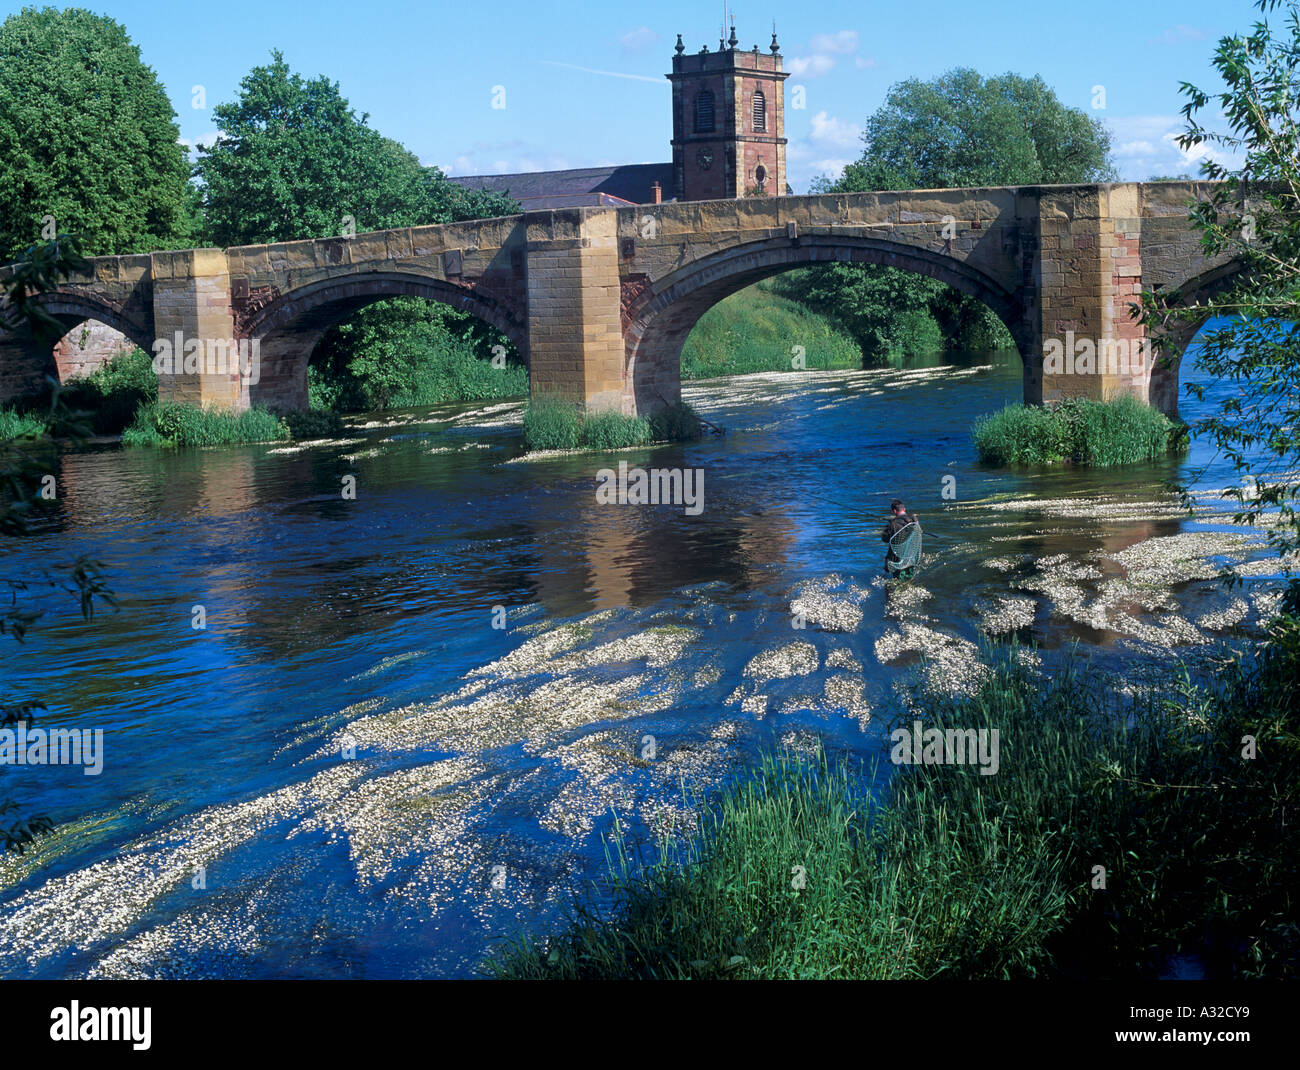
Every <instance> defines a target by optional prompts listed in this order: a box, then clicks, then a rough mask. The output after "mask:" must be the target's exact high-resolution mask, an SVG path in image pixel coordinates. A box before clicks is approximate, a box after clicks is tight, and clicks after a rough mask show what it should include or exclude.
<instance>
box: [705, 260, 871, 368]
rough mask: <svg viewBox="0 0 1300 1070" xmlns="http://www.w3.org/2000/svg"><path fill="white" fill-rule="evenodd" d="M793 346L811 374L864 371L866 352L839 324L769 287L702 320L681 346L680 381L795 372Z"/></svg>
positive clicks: (748, 292)
mask: <svg viewBox="0 0 1300 1070" xmlns="http://www.w3.org/2000/svg"><path fill="white" fill-rule="evenodd" d="M786 277H788V276H783V277H782V278H781V279H777V280H773V282H775V283H779V282H781V281H783V279H784V278H786ZM795 345H799V346H802V347H803V349H804V360H805V364H806V367H808V368H815V369H830V368H861V367H862V350H861V349H860V348H859V347H858V345H857V343H856V342H855V341H854V340H853V339H852V338H850V337H848V336H847V335H846V332H845V331H844V329H843V328H842V327H841V326H840V325H839V324H838V323H837V322H835V321H833V320H832V319H830V318H828V317H826V316H824V315H822V314H820V313H819V312H815V311H813V310H812V308H811V307H809V306H808V305H806V304H800V303H799V302H797V301H792V300H790V299H789V298H786V297H782V296H780V295H779V294H778V293H777V292H774V291H773V283H772V282H769V283H758V284H756V285H754V286H748V287H746V288H745V289H743V290H741V291H739V292H738V293H734V294H732V295H731V296H730V297H727V298H725V299H724V300H722V301H719V302H718V303H717V304H716V305H714V306H713V307H712V308H711V309H709V310H708V311H707V312H706V313H704V315H703V316H701V317H700V319H699V322H698V323H696V324H695V327H694V329H692V331H691V333H690V334H689V335H688V336H687V338H686V342H685V344H684V345H683V346H682V378H683V379H704V378H709V377H712V376H716V375H744V374H748V373H750V372H770V371H791V370H792V360H793V354H792V347H793V346H795Z"/></svg>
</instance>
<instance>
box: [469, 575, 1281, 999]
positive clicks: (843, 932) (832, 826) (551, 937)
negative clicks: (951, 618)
mask: <svg viewBox="0 0 1300 1070" xmlns="http://www.w3.org/2000/svg"><path fill="white" fill-rule="evenodd" d="M1297 608H1300V588H1292V591H1291V595H1290V600H1289V601H1288V603H1287V606H1286V608H1285V610H1284V612H1283V613H1282V614H1281V615H1279V616H1278V617H1276V618H1274V619H1273V620H1272V621H1271V622H1270V623H1269V624H1268V625H1267V628H1266V634H1265V636H1264V639H1263V641H1262V642H1261V644H1260V645H1259V646H1258V647H1256V648H1255V650H1254V652H1253V654H1251V655H1249V656H1247V657H1245V658H1237V657H1233V656H1231V655H1226V656H1225V657H1224V659H1223V675H1222V677H1221V678H1220V680H1219V681H1218V682H1217V683H1215V684H1199V685H1194V684H1191V683H1190V682H1188V681H1186V680H1185V681H1184V683H1183V684H1182V685H1181V686H1180V685H1175V686H1172V687H1168V686H1166V687H1161V688H1151V689H1140V690H1135V691H1133V692H1132V693H1130V694H1128V695H1121V694H1118V693H1116V692H1115V691H1114V690H1113V683H1112V682H1111V681H1106V680H1103V679H1101V678H1100V677H1099V676H1098V675H1097V674H1094V673H1092V672H1090V671H1089V670H1088V669H1087V668H1086V667H1077V666H1070V667H1067V668H1066V670H1065V671H1064V672H1062V673H1052V674H1044V673H1040V672H1038V671H1036V670H1035V669H1034V668H1033V667H1032V660H1031V661H1030V662H1028V663H1027V662H1026V661H1024V660H1022V659H1021V658H1020V656H1019V655H1020V653H1021V652H1020V651H1019V650H1018V649H1017V648H1015V647H1014V646H1012V647H1011V648H1010V649H1007V650H1004V651H1003V652H1002V653H1000V654H997V655H995V658H994V661H993V663H992V667H991V671H990V673H989V675H988V677H987V679H986V680H985V682H984V683H983V684H982V685H981V687H980V688H979V689H978V691H976V692H975V693H974V694H973V695H972V696H969V697H964V696H960V695H953V694H951V693H947V692H943V691H936V690H935V689H934V688H932V687H931V686H929V685H927V684H926V683H925V682H924V680H923V679H922V680H921V681H920V682H918V683H917V684H916V686H915V688H914V690H913V691H912V692H911V694H910V695H909V700H910V702H909V705H908V706H907V707H905V708H902V709H900V710H898V711H897V712H896V715H895V719H894V722H893V723H894V725H895V728H894V732H893V733H892V735H891V739H893V740H896V742H895V743H894V746H893V750H892V755H891V756H892V758H893V760H894V761H895V762H899V761H901V762H903V763H904V765H905V767H900V768H899V769H898V771H897V772H896V773H895V774H894V775H893V777H892V778H891V779H890V780H889V782H888V786H887V788H886V790H885V791H884V792H883V795H882V797H881V798H880V800H879V801H878V802H877V801H875V800H874V799H873V796H872V793H871V790H870V786H869V781H868V780H864V778H863V775H862V774H861V773H860V772H854V771H851V770H850V767H849V766H848V765H846V764H844V763H843V762H840V763H835V764H831V763H828V761H827V760H826V758H825V756H824V754H822V753H821V752H820V751H819V752H818V753H817V755H816V756H814V757H812V758H809V757H807V756H804V755H801V754H799V753H796V752H790V751H782V752H779V753H778V754H777V755H776V756H775V757H772V756H769V757H768V758H766V759H765V760H764V761H763V763H762V764H761V766H760V767H759V768H758V769H757V770H756V771H755V772H753V773H752V774H747V775H744V776H742V777H741V778H740V779H739V780H737V781H736V782H733V783H732V784H730V785H729V786H727V787H726V788H725V789H724V790H723V791H722V792H721V793H720V794H718V795H716V796H715V797H714V799H713V800H712V801H711V803H710V804H709V805H707V806H706V807H705V808H704V809H703V811H702V813H701V815H700V817H699V819H698V822H697V824H696V825H695V827H694V828H693V829H692V830H691V831H690V832H689V833H688V834H687V835H685V836H683V837H681V838H679V839H676V840H673V839H664V840H661V841H660V843H659V844H658V846H657V849H650V850H648V851H647V852H646V854H647V855H648V856H649V857H647V858H638V857H637V856H636V853H635V852H633V851H631V850H630V849H629V846H628V843H627V841H626V839H625V838H624V837H623V836H622V835H621V834H620V833H619V832H618V831H617V828H616V831H615V834H614V836H613V838H612V840H611V847H610V859H611V861H610V869H609V872H608V873H607V875H606V878H605V884H606V887H605V888H604V889H602V890H601V891H600V892H599V893H597V894H595V895H592V896H579V897H577V898H575V899H574V900H573V901H572V902H571V905H570V907H569V908H568V912H567V915H566V923H565V924H564V925H563V926H562V927H560V928H558V929H556V930H553V931H552V932H550V933H549V934H547V935H545V936H544V937H542V938H538V937H535V936H534V937H528V936H525V937H522V938H519V939H517V940H516V941H514V942H512V943H510V944H509V945H507V946H506V947H505V948H504V949H503V950H501V951H500V952H499V953H498V954H497V956H495V957H494V958H491V959H489V960H488V962H487V963H486V965H485V969H486V970H487V971H488V972H489V973H490V974H492V975H494V976H497V977H501V978H509V979H534V978H562V979H635V978H643V979H645V978H655V979H686V978H696V979H707V978H724V977H733V978H755V979H758V978H762V979H776V978H783V979H793V978H800V979H832V978H838V979H851V978H857V979H900V978H909V979H933V978H945V979H957V980H974V979H988V978H995V979H996V978H1016V977H1036V976H1039V977H1041V976H1056V977H1072V978H1094V979H1095V978H1104V977H1110V978H1118V977H1127V978H1137V977H1155V976H1159V975H1160V974H1161V972H1162V971H1163V970H1165V969H1167V967H1168V962H1169V960H1170V959H1171V958H1180V959H1183V960H1186V961H1193V962H1196V963H1198V964H1199V966H1200V968H1201V969H1202V970H1203V971H1204V972H1205V973H1207V974H1208V975H1211V976H1216V977H1220V978H1227V977H1231V978H1246V977H1249V978H1292V979H1294V978H1296V977H1297V976H1300V929H1297V927H1296V925H1295V923H1294V920H1293V919H1294V917H1295V908H1296V906H1297V903H1296V902H1295V901H1294V895H1295V890H1296V889H1297V888H1300V828H1298V827H1297V825H1296V823H1295V822H1294V821H1292V822H1289V823H1288V822H1287V821H1286V820H1285V819H1284V817H1283V812H1284V809H1285V806H1286V803H1287V802H1288V800H1289V799H1291V798H1292V797H1293V796H1294V795H1295V793H1296V791H1297V789H1300V765H1298V764H1297V762H1296V758H1297V756H1298V752H1300V732H1298V729H1300V724H1298V723H1297V720H1298V718H1300V693H1298V692H1300V687H1298V685H1297V680H1300V617H1297V615H1296V611H1297ZM922 725H924V728H922ZM913 737H916V739H917V740H918V745H917V746H912V739H913ZM922 738H923V739H924V740H925V744H924V747H925V749H924V750H922V747H921V746H920V745H919V740H920V739H922ZM976 740H978V746H977V745H976ZM990 740H991V747H990V746H989V742H990ZM1245 741H1252V742H1251V743H1246V742H1245ZM977 751H978V760H977ZM1189 829H1193V830H1195V832H1196V835H1195V836H1194V837H1192V836H1188V835H1187V830H1189ZM1246 845H1250V847H1251V849H1250V850H1244V849H1243V848H1244V847H1245V846H1246ZM601 903H607V904H609V905H608V906H601V905H598V904H601Z"/></svg>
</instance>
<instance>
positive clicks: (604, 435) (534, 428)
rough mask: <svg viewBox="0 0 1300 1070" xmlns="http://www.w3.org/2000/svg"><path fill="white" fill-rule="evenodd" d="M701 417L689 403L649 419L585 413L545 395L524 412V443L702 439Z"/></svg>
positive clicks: (616, 445)
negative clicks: (700, 437)
mask: <svg viewBox="0 0 1300 1070" xmlns="http://www.w3.org/2000/svg"><path fill="white" fill-rule="evenodd" d="M701 431H702V428H701V424H700V418H699V417H698V416H697V415H696V414H695V410H694V409H692V408H691V407H690V406H689V405H687V404H686V403H685V402H678V403H677V404H676V405H674V406H672V407H670V408H668V409H665V410H664V411H663V412H660V413H656V414H654V415H652V416H650V417H649V418H642V417H640V416H624V415H623V414H622V413H617V412H593V413H583V412H582V411H581V410H580V409H579V407H578V406H577V405H575V404H573V403H572V402H569V401H564V400H562V399H560V398H553V397H547V396H545V395H543V396H540V397H535V398H533V399H532V400H531V401H530V402H529V404H528V408H527V410H526V411H525V412H524V445H525V446H526V447H527V448H528V449H530V450H609V449H623V448H625V447H628V446H643V445H646V444H648V443H650V442H666V441H685V440H689V439H694V438H699V436H700V434H701Z"/></svg>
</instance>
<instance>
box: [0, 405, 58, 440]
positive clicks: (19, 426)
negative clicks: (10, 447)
mask: <svg viewBox="0 0 1300 1070" xmlns="http://www.w3.org/2000/svg"><path fill="white" fill-rule="evenodd" d="M46 426H47V425H46V421H45V418H44V417H42V416H38V415H37V414H36V413H34V412H24V411H20V410H17V409H0V442H12V441H13V440H14V439H16V438H35V437H37V436H38V435H43V434H45V431H46Z"/></svg>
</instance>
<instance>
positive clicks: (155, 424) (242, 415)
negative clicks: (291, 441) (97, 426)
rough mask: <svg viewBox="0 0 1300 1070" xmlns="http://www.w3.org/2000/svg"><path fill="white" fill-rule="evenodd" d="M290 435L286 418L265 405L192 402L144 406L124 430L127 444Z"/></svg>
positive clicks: (225, 442)
mask: <svg viewBox="0 0 1300 1070" xmlns="http://www.w3.org/2000/svg"><path fill="white" fill-rule="evenodd" d="M287 438H289V427H288V425H287V424H286V423H285V422H284V420H283V419H281V418H280V417H278V416H276V415H275V414H274V413H270V412H267V411H266V410H264V409H247V410H246V411H244V412H233V411H231V410H229V409H216V408H212V409H200V408H197V407H195V406H193V405H178V404H170V403H161V404H159V403H154V404H152V405H145V406H142V407H141V408H140V409H139V410H138V411H137V412H136V416H135V420H134V422H133V423H132V424H131V426H130V427H128V428H127V429H126V430H125V431H124V432H123V433H122V444H123V445H125V446H240V445H248V444H251V443H256V442H277V441H280V440H283V439H287Z"/></svg>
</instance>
